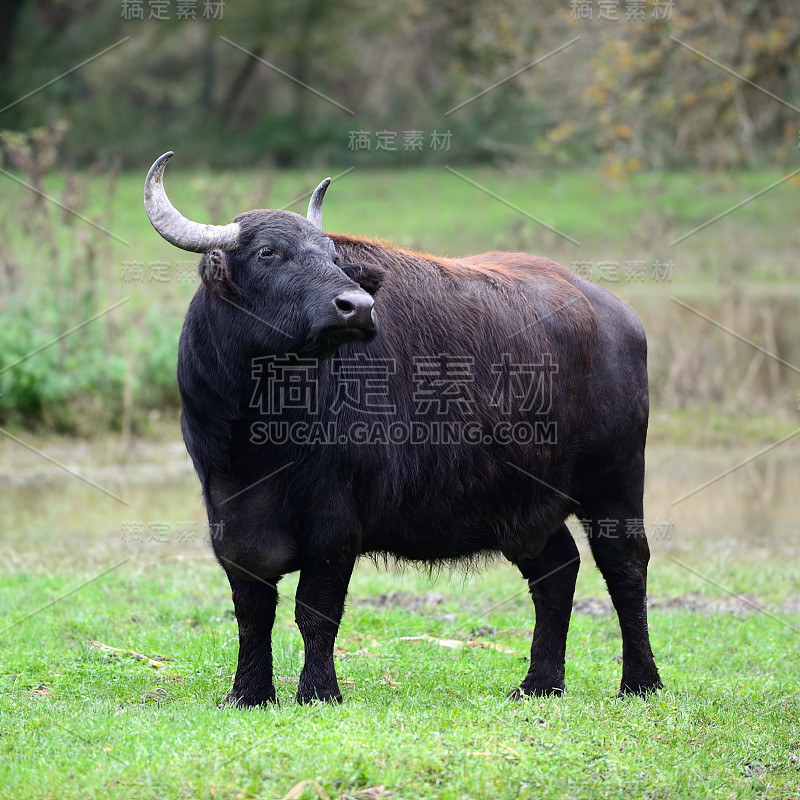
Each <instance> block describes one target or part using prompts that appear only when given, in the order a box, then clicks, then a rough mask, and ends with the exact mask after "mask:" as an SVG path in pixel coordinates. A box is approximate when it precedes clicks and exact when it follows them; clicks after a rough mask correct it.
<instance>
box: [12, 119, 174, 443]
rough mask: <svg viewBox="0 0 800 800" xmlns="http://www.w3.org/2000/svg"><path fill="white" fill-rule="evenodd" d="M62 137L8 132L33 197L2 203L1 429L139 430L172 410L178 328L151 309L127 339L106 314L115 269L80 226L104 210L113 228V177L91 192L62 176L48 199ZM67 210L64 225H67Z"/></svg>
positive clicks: (57, 131)
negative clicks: (155, 411)
mask: <svg viewBox="0 0 800 800" xmlns="http://www.w3.org/2000/svg"><path fill="white" fill-rule="evenodd" d="M64 131H65V126H63V125H58V126H55V127H54V128H52V129H49V128H39V129H35V130H33V131H31V132H29V133H15V132H10V131H5V132H4V142H5V152H6V154H7V156H8V158H9V160H10V161H11V162H12V163H13V164H14V166H16V167H17V168H18V169H19V170H21V171H22V174H23V176H24V177H23V180H24V182H25V183H26V184H27V186H28V187H33V189H34V191H27V190H25V189H20V192H19V194H18V195H17V196H15V197H11V196H7V197H5V198H4V206H5V207H4V209H3V214H2V221H1V222H0V226H2V229H3V233H4V236H3V239H4V242H5V250H4V253H3V263H2V266H3V271H2V272H0V287H1V288H2V294H0V308H2V313H3V322H4V324H3V326H2V327H0V425H12V426H24V427H27V428H41V429H46V430H51V431H55V432H58V433H69V434H78V435H92V434H97V433H100V432H102V431H105V430H108V429H119V428H120V427H122V425H123V424H125V425H127V426H128V427H131V426H133V427H137V428H138V427H141V425H142V423H143V422H144V420H145V415H146V413H147V411H149V410H150V409H152V408H165V407H169V406H175V405H176V404H177V391H176V389H175V379H174V371H175V370H174V363H175V352H176V349H177V334H178V330H179V325H180V322H179V321H174V322H173V324H172V325H170V324H168V323H167V324H164V323H163V321H162V320H160V319H159V318H158V317H159V313H158V309H149V310H148V313H147V314H145V315H144V318H143V319H142V321H141V324H140V326H139V327H137V329H136V331H135V335H130V334H126V333H125V331H124V330H123V329H122V328H121V327H120V326H119V325H118V324H116V323H115V322H114V318H113V313H114V312H113V311H112V312H111V313H110V314H109V313H107V312H108V309H109V308H110V306H111V305H112V302H113V301H112V300H111V299H110V297H108V296H106V291H107V290H108V287H109V281H108V277H107V276H101V275H100V274H99V272H100V270H101V269H105V265H106V264H107V263H108V261H109V260H110V258H111V253H112V248H111V245H110V244H109V241H110V238H109V237H108V236H106V235H104V234H102V233H97V235H96V236H91V235H89V234H88V233H87V231H88V230H89V229H88V227H86V226H85V222H83V221H79V222H76V216H75V215H80V216H84V214H83V212H85V211H86V210H87V206H88V205H89V203H90V202H94V201H96V200H98V199H99V200H101V202H105V203H106V204H107V205H106V209H105V215H106V217H108V216H109V212H110V208H111V204H112V203H113V200H114V194H115V179H116V175H115V174H114V173H113V172H112V173H110V174H107V176H106V177H105V179H104V180H102V181H96V182H95V183H94V184H93V185H92V186H91V191H87V190H86V188H85V187H80V188H78V187H77V186H76V181H77V180H78V179H77V178H76V177H75V176H74V175H66V176H64V184H63V188H62V189H61V192H60V195H59V196H58V197H53V195H52V194H48V193H47V192H45V191H44V180H45V178H46V175H47V173H48V171H49V170H50V168H51V167H52V165H53V164H54V163H55V161H56V159H57V151H58V147H59V145H60V144H61V141H62V138H63V133H64ZM45 198H49V199H45ZM52 200H55V201H56V203H58V204H60V205H61V207H58V206H57V205H56V203H52V202H51V201H52ZM66 206H68V207H69V208H70V209H71V212H72V213H71V214H63V213H62V210H61V209H62V208H63V207H66ZM85 219H88V218H86V217H85ZM95 224H97V223H95ZM145 331H146V335H143V332H145ZM139 395H141V398H142V400H143V402H142V403H141V404H139V405H138V406H137V407H134V406H133V405H132V403H131V398H132V397H138V396H139Z"/></svg>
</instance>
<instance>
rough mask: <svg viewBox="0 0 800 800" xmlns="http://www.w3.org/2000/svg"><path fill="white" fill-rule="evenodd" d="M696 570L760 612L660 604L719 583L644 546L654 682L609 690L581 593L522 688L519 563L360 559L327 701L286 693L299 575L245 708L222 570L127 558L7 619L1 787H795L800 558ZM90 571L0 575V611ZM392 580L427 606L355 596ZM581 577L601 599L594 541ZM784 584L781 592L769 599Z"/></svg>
mask: <svg viewBox="0 0 800 800" xmlns="http://www.w3.org/2000/svg"><path fill="white" fill-rule="evenodd" d="M700 569H701V571H703V572H704V574H706V575H708V576H709V577H713V578H714V579H715V580H717V581H718V582H719V583H721V584H723V585H725V586H726V587H728V588H730V589H731V590H733V591H735V592H745V593H752V594H754V595H757V596H758V597H760V598H761V599H763V600H764V602H765V603H767V607H768V608H769V609H770V614H773V615H774V616H767V615H765V614H759V613H752V612H749V613H748V607H747V606H745V605H742V606H735V607H733V608H732V609H729V610H727V611H725V612H713V611H711V612H710V613H707V614H705V613H693V612H692V611H690V610H687V609H686V608H680V607H672V606H670V605H669V604H667V605H661V604H659V602H658V600H659V599H661V600H663V599H665V598H667V597H671V596H676V595H681V594H683V593H685V592H691V593H692V595H691V596H692V597H695V598H696V597H705V598H706V599H715V598H716V599H719V600H720V601H721V602H724V601H730V597H729V596H728V595H727V594H726V593H725V592H722V591H720V590H719V589H717V588H716V587H715V586H714V585H712V584H710V583H708V582H706V581H704V580H702V579H700V578H698V577H697V576H696V575H695V574H693V573H691V572H689V571H688V570H685V569H683V568H682V567H681V566H679V565H677V564H676V563H674V562H662V563H659V564H657V565H654V567H653V570H652V573H651V574H652V581H651V595H652V597H653V598H654V603H653V605H654V608H653V609H652V610H651V629H652V640H653V647H654V651H655V653H656V657H657V660H658V663H659V666H660V669H661V673H662V677H663V678H664V680H665V683H666V687H667V688H666V689H665V690H664V691H662V692H661V693H660V694H658V695H657V696H654V697H651V698H649V699H646V700H640V699H627V700H618V699H616V698H615V697H614V692H615V690H616V687H617V684H618V681H619V675H620V663H619V656H620V639H619V631H618V627H617V624H616V620H615V618H613V617H612V616H611V614H600V615H596V616H588V615H584V614H575V615H573V621H572V627H571V630H570V638H569V642H568V648H567V649H568V654H567V685H568V692H567V694H566V695H565V696H564V697H562V698H550V699H531V700H528V701H526V702H523V703H514V702H511V701H509V700H507V699H506V692H507V691H508V690H509V689H511V688H512V687H513V686H514V685H516V683H518V681H519V680H520V679H521V678H522V676H523V675H524V673H525V669H526V659H527V651H528V647H529V632H530V630H531V628H532V622H533V612H532V607H531V604H530V601H529V599H528V598H527V596H526V593H525V591H524V588H525V587H524V584H523V582H522V580H521V579H520V578H519V577H517V576H516V574H515V572H514V571H513V570H512V569H511V568H510V567H506V566H499V565H498V566H496V567H494V568H492V569H490V570H489V571H488V572H487V573H484V574H483V575H476V576H470V577H468V578H465V577H463V576H461V575H459V574H453V575H444V576H441V577H440V578H439V579H438V580H437V581H436V582H435V583H434V584H433V585H432V584H431V582H430V580H429V579H428V578H427V577H426V576H424V575H420V574H419V573H417V572H414V571H409V572H406V573H405V574H404V575H403V576H402V577H399V576H397V575H395V574H391V573H390V574H386V573H377V572H376V571H375V570H374V568H373V567H372V566H370V565H366V566H365V567H363V568H361V569H359V571H358V572H357V573H356V576H355V577H354V580H353V583H352V585H351V595H350V598H351V599H350V603H349V606H348V609H347V611H346V614H345V620H344V623H343V625H342V629H341V632H340V636H339V639H338V641H337V645H338V646H337V670H338V673H339V678H340V683H341V684H342V690H343V695H344V704H343V705H342V706H326V705H315V706H311V707H301V706H298V705H296V704H295V702H294V700H293V694H294V691H295V688H296V680H297V677H298V675H299V671H300V669H301V665H302V658H301V652H300V648H301V646H302V641H301V639H300V636H299V634H298V632H297V630H296V627H295V625H294V623H293V622H292V614H293V608H292V602H291V597H292V594H293V587H294V586H295V585H296V578H292V577H290V578H288V579H287V582H286V585H285V586H284V585H283V584H282V592H283V595H284V597H285V598H286V599H285V600H284V602H283V603H282V605H281V606H280V607H279V613H278V620H277V623H276V628H275V661H276V672H277V675H278V676H280V678H279V681H278V695H279V698H280V703H281V704H280V706H277V707H268V708H263V709H256V710H249V711H245V710H237V709H231V708H223V709H219V708H218V707H217V704H218V703H219V702H220V700H221V698H222V697H223V695H224V694H225V692H226V691H227V689H228V688H229V686H230V682H231V673H232V671H233V669H234V666H235V659H236V647H237V641H236V627H235V621H234V619H233V617H232V613H231V604H230V599H229V596H228V593H227V591H226V582H225V579H224V576H223V574H222V572H221V570H219V569H218V568H217V567H216V566H215V565H211V564H206V563H202V562H192V563H190V564H175V563H163V564H156V565H151V566H149V567H140V568H139V569H134V568H133V567H132V566H131V564H130V563H129V564H125V565H123V566H122V567H120V568H119V569H117V570H114V571H113V572H110V573H108V574H107V575H105V576H104V577H102V578H100V579H98V580H96V581H94V582H92V583H90V584H88V585H86V586H85V587H84V588H81V589H80V590H78V591H76V592H74V593H73V594H71V595H69V596H67V597H65V598H64V599H63V600H61V601H60V602H57V603H55V604H54V605H52V606H49V607H48V608H46V609H44V610H42V611H40V612H39V613H36V614H34V615H33V616H31V617H30V618H28V619H24V620H23V621H21V622H20V623H19V624H17V625H15V627H13V628H12V629H11V630H10V631H4V632H3V633H2V634H0V646H2V648H3V665H2V674H1V675H0V681H2V695H0V753H2V755H1V756H0V796H2V797H8V798H27V797H37V798H85V797H136V798H141V797H187V798H188V797H213V798H239V797H243V798H249V797H254V798H255V797H267V798H271V797H283V795H284V794H286V793H287V792H288V791H289V789H290V788H291V787H292V786H293V785H295V784H296V783H298V782H300V781H302V780H305V779H313V780H316V781H317V782H318V783H319V784H320V785H321V786H322V787H323V788H324V790H325V791H326V792H327V793H328V794H329V795H330V796H331V797H343V796H347V795H348V794H354V793H356V792H358V791H363V790H366V789H368V788H370V787H376V786H384V787H386V790H387V791H391V792H393V793H394V796H396V797H401V798H454V799H455V798H516V797H544V798H562V797H563V798H575V797H580V798H617V797H636V798H639V797H641V798H670V799H671V798H698V797H731V798H750V797H753V798H755V797H759V798H761V797H774V798H789V797H795V798H796V797H798V796H800V795H798V786H800V699H799V698H800V673H798V670H797V658H798V655H800V647H798V628H797V627H791V626H792V625H794V626H797V624H798V622H800V616H798V613H797V606H796V598H797V594H796V593H797V592H798V591H800V581H798V573H797V570H796V568H791V569H785V568H781V567H777V566H769V565H766V566H764V567H763V568H762V569H759V570H753V569H752V568H750V567H749V566H739V567H734V566H732V565H731V564H727V563H723V562H721V563H719V564H706V565H704V566H702V567H701V568H700ZM99 571H101V568H100V567H97V569H96V570H88V569H87V570H85V571H83V570H76V569H71V568H70V569H64V570H62V571H60V572H59V573H58V574H56V575H48V574H46V573H45V570H43V569H39V570H36V571H31V572H28V573H20V572H16V573H13V574H8V575H6V577H5V578H4V579H3V582H2V588H1V589H0V592H2V593H1V594H0V602H1V604H2V607H3V608H4V609H6V611H5V613H4V621H5V622H9V623H11V622H12V621H14V620H17V619H21V618H23V617H25V615H26V614H29V613H31V612H33V611H35V610H36V609H37V608H38V607H40V606H41V605H43V604H44V603H46V602H48V601H49V600H51V599H54V598H56V597H60V596H62V595H64V594H65V593H66V592H68V591H69V590H70V589H73V588H75V587H76V586H79V585H80V584H81V583H83V582H84V581H86V580H88V579H89V578H91V577H93V576H95V575H96V574H97V573H98V572H99ZM397 589H401V590H402V591H403V592H404V593H405V594H404V595H402V596H400V600H401V601H402V598H403V597H405V598H413V597H420V596H423V595H425V593H429V592H436V593H439V595H440V597H439V598H438V601H437V598H436V597H434V598H431V597H430V596H429V597H428V601H427V602H422V604H421V605H420V606H419V607H404V606H403V603H402V602H399V604H398V603H394V604H393V603H389V604H386V605H384V606H383V607H376V603H375V602H374V600H373V601H372V602H368V603H362V602H359V601H360V600H363V599H364V598H375V597H376V596H379V595H380V593H381V592H384V593H385V592H388V591H391V590H397ZM698 593H699V594H698ZM578 596H579V597H600V598H605V592H604V589H603V584H602V580H601V579H600V577H599V574H598V573H597V571H596V570H594V569H593V568H591V567H588V566H587V564H586V562H585V565H584V569H583V570H582V573H581V577H580V580H579V590H578ZM394 598H395V600H397V598H398V595H394ZM788 598H791V599H792V600H794V601H795V605H794V606H791V607H787V606H785V605H781V603H782V602H784V603H785V601H786V600H787V599H788ZM503 600H506V602H505V603H504V604H503V605H501V606H499V607H497V608H495V609H494V610H493V611H491V612H489V613H486V611H487V609H490V608H492V607H493V606H496V605H497V604H498V603H500V602H501V601H503ZM787 608H789V612H788V613H787V610H786V609H787ZM421 634H429V635H431V636H441V637H445V638H454V639H462V640H463V639H466V638H468V637H470V636H474V637H476V638H478V639H480V640H482V641H491V642H494V643H497V644H500V645H504V646H506V647H508V648H510V649H511V650H512V651H513V652H512V653H507V652H503V651H499V650H493V649H489V648H463V649H460V650H450V649H446V648H443V647H439V646H437V645H435V644H431V643H426V642H419V643H409V642H403V641H400V637H402V636H414V635H421ZM89 640H98V641H100V642H103V643H105V644H108V645H111V646H115V647H120V648H126V649H133V650H136V651H138V652H140V653H143V654H145V655H147V656H150V657H152V658H156V659H159V658H161V659H163V662H164V664H165V666H164V667H163V668H161V669H153V668H151V667H150V666H148V665H147V664H146V663H143V662H139V661H136V660H134V659H133V658H132V657H129V656H127V655H117V654H113V653H109V652H106V651H103V650H99V649H95V648H93V647H91V646H90V644H89ZM304 796H309V797H310V796H315V794H314V793H313V792H310V790H308V789H307V794H306V795H304ZM373 796H376V795H373ZM377 796H380V795H377Z"/></svg>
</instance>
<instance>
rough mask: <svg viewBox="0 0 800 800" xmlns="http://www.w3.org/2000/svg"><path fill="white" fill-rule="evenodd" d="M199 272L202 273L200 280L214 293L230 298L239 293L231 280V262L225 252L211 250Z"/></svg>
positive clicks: (200, 265)
mask: <svg viewBox="0 0 800 800" xmlns="http://www.w3.org/2000/svg"><path fill="white" fill-rule="evenodd" d="M197 271H198V272H199V273H200V280H202V281H203V283H204V284H205V285H206V287H207V288H208V289H210V290H211V291H212V292H216V293H217V294H219V295H221V296H222V297H228V298H232V297H234V296H235V295H237V294H238V293H239V292H238V289H237V287H236V285H235V284H234V283H233V281H232V280H231V270H230V262H229V258H228V254H227V253H226V252H225V251H224V250H209V251H208V252H207V253H204V254H203V257H202V258H201V259H200V264H199V266H198V267H197Z"/></svg>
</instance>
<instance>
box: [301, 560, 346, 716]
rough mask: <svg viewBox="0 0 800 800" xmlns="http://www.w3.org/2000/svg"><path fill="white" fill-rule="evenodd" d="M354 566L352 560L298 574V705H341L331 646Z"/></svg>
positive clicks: (321, 564) (314, 566)
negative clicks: (300, 643)
mask: <svg viewBox="0 0 800 800" xmlns="http://www.w3.org/2000/svg"><path fill="white" fill-rule="evenodd" d="M354 564H355V561H354V560H347V561H339V562H333V561H330V562H328V561H320V562H317V563H314V564H312V565H308V566H305V567H303V568H302V569H301V571H300V582H299V583H298V586H297V595H296V597H295V601H296V602H295V621H296V622H297V627H298V628H299V629H300V634H301V635H302V637H303V643H304V645H305V665H304V666H303V671H302V672H301V673H300V682H299V685H298V687H297V701H298V702H299V703H310V702H312V701H314V700H325V701H327V702H336V703H341V702H342V694H341V692H340V691H339V683H338V681H337V680H336V670H335V668H334V665H333V644H334V641H335V640H336V634H337V633H338V631H339V623H340V622H341V619H342V613H343V612H344V601H345V597H346V596H347V586H348V584H349V583H350V576H351V575H352V573H353V566H354Z"/></svg>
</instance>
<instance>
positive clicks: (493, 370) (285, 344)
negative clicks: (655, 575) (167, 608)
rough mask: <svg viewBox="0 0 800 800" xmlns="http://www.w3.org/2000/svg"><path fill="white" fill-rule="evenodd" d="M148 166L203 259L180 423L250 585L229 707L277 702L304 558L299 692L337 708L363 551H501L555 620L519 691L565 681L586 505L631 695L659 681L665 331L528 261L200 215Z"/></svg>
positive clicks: (219, 544)
mask: <svg viewBox="0 0 800 800" xmlns="http://www.w3.org/2000/svg"><path fill="white" fill-rule="evenodd" d="M171 156H172V153H166V154H165V155H163V156H161V158H159V159H158V160H157V161H156V162H155V163H154V164H153V166H152V168H151V169H150V172H149V173H148V175H147V180H146V183H145V193H144V197H145V206H146V210H147V213H148V216H149V218H150V221H151V222H152V224H153V226H154V227H155V229H156V230H157V231H158V232H159V233H160V234H161V235H162V236H163V237H164V238H165V239H167V241H169V242H171V243H172V244H174V245H176V246H177V247H179V248H182V249H183V250H189V251H192V252H197V253H202V254H203V255H202V257H201V259H200V264H199V273H200V277H201V279H202V280H201V284H200V286H199V288H198V290H197V293H196V294H195V295H194V298H193V299H192V301H191V304H190V306H189V310H188V312H187V315H186V320H185V322H184V326H183V332H182V334H181V338H180V345H179V350H178V385H179V388H180V394H181V400H182V414H181V429H182V432H183V437H184V441H185V442H186V447H187V449H188V451H189V454H190V456H191V458H192V461H193V462H194V466H195V469H196V470H197V474H198V476H199V478H200V481H201V483H202V488H203V496H204V498H205V503H206V507H207V511H208V519H209V524H210V526H211V530H212V544H213V548H214V552H215V553H216V557H217V559H218V561H219V563H220V565H221V566H222V567H223V569H224V570H225V572H226V574H227V576H228V580H229V581H230V585H231V589H232V594H233V604H234V609H235V612H236V620H237V622H238V626H239V658H238V666H237V669H236V677H235V679H234V682H233V688H232V689H231V691H230V693H229V694H228V696H227V698H226V700H227V701H228V702H230V703H233V704H238V705H243V706H252V705H257V704H260V703H264V702H266V701H274V700H275V687H274V684H273V667H272V646H271V635H272V627H273V623H274V619H275V607H276V603H277V600H278V591H277V584H278V582H279V581H280V579H281V577H282V576H283V575H285V574H286V573H287V572H294V571H295V570H299V571H300V580H299V585H298V588H297V593H296V598H295V599H296V609H295V619H296V621H297V625H298V627H299V629H300V633H301V634H302V637H303V642H304V644H305V665H304V667H303V670H302V672H301V674H300V679H299V686H298V689H297V699H298V701H300V702H310V701H313V700H317V699H319V700H328V701H340V700H341V694H340V691H339V685H338V682H337V678H336V672H335V669H334V661H333V647H334V640H335V637H336V634H337V631H338V628H339V623H340V621H341V618H342V612H343V610H344V604H345V597H346V595H347V588H348V583H349V581H350V576H351V573H352V571H353V567H354V564H355V562H356V560H357V559H358V557H359V556H361V555H370V556H372V557H374V558H380V557H386V556H391V557H397V558H400V559H404V560H410V561H418V562H424V563H429V564H430V563H435V564H441V563H453V562H457V561H459V560H462V559H472V560H473V562H474V561H479V560H481V559H480V558H479V557H480V556H485V555H496V556H499V555H502V556H504V557H505V558H507V559H509V560H510V561H511V562H513V563H514V564H515V565H516V566H517V567H518V568H519V570H520V572H521V573H522V576H523V577H524V578H525V579H526V580H527V581H528V585H529V587H530V593H531V595H532V597H533V604H534V607H535V613H536V624H535V629H534V633H533V641H532V644H531V660H530V668H529V669H528V672H527V674H526V675H525V677H524V678H523V680H522V682H521V684H520V686H519V688H518V689H516V690H514V692H512V695H513V696H515V697H521V696H524V695H547V694H556V693H560V692H562V691H563V690H564V655H565V649H566V640H567V629H568V626H569V620H570V614H571V610H572V598H573V593H574V589H575V581H576V577H577V573H578V565H579V556H578V549H577V547H576V545H575V542H574V540H573V538H572V536H571V534H570V531H569V529H568V528H567V526H566V524H565V520H566V519H567V517H569V516H570V515H572V514H575V515H576V516H577V517H578V518H579V519H580V520H581V522H582V524H583V527H584V529H585V531H586V533H587V535H588V539H589V543H590V546H591V550H592V555H593V556H594V560H595V562H596V563H597V565H598V567H599V568H600V571H601V572H602V574H603V577H604V578H605V580H606V583H607V585H608V590H609V593H610V595H611V598H612V600H613V603H614V607H615V608H616V610H617V614H618V616H619V624H620V628H621V631H622V656H623V658H622V680H621V685H620V692H621V693H623V694H625V693H633V694H643V693H646V692H648V691H650V690H654V689H656V688H658V687H660V686H661V680H660V678H659V675H658V671H657V669H656V665H655V662H654V660H653V654H652V651H651V649H650V642H649V637H648V629H647V606H646V582H647V564H648V560H649V548H648V544H647V540H646V537H645V533H644V520H643V517H644V514H643V509H642V492H643V482H644V447H645V438H646V433H647V418H648V389H647V368H646V340H645V334H644V331H643V328H642V325H641V322H640V321H639V318H638V317H637V316H636V314H635V313H634V312H633V310H632V309H631V308H629V307H628V306H627V305H626V304H625V303H624V302H622V301H621V300H620V299H618V298H617V297H615V296H614V295H612V294H610V293H609V292H606V291H604V290H603V289H601V288H600V287H598V286H596V285H594V284H592V283H590V282H588V281H585V280H582V279H580V278H578V277H576V276H575V275H574V274H572V273H571V272H570V271H569V270H567V269H565V268H563V267H561V266H559V265H558V264H555V263H553V262H551V261H548V260H546V259H543V258H538V257H535V256H531V255H527V254H524V253H488V254H485V255H480V256H470V257H468V258H440V257H434V256H430V255H421V254H419V253H415V252H410V251H407V250H403V249H401V248H397V247H394V246H392V245H390V244H387V243H384V242H379V241H376V240H373V239H367V238H362V237H357V236H345V235H338V234H329V235H327V234H325V233H324V232H323V231H322V229H321V205H322V199H323V196H324V194H325V190H326V188H327V186H328V183H329V180H326V181H324V182H323V183H322V184H320V186H319V187H318V188H317V190H316V191H315V192H314V194H313V196H312V198H311V202H310V205H309V212H308V216H307V218H306V217H302V216H299V215H297V214H294V213H290V212H286V211H275V210H255V211H248V212H246V213H243V214H240V215H239V216H237V217H236V219H235V220H234V221H233V222H232V223H231V224H229V225H224V226H214V225H202V224H199V223H196V222H192V221H190V220H188V219H186V218H184V217H182V216H181V214H180V213H179V212H178V211H177V210H176V209H175V208H174V207H173V206H172V205H171V203H170V201H169V200H168V198H167V195H166V193H165V191H164V187H163V173H164V167H165V165H166V162H167V161H168V159H169V158H170V157H171Z"/></svg>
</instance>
